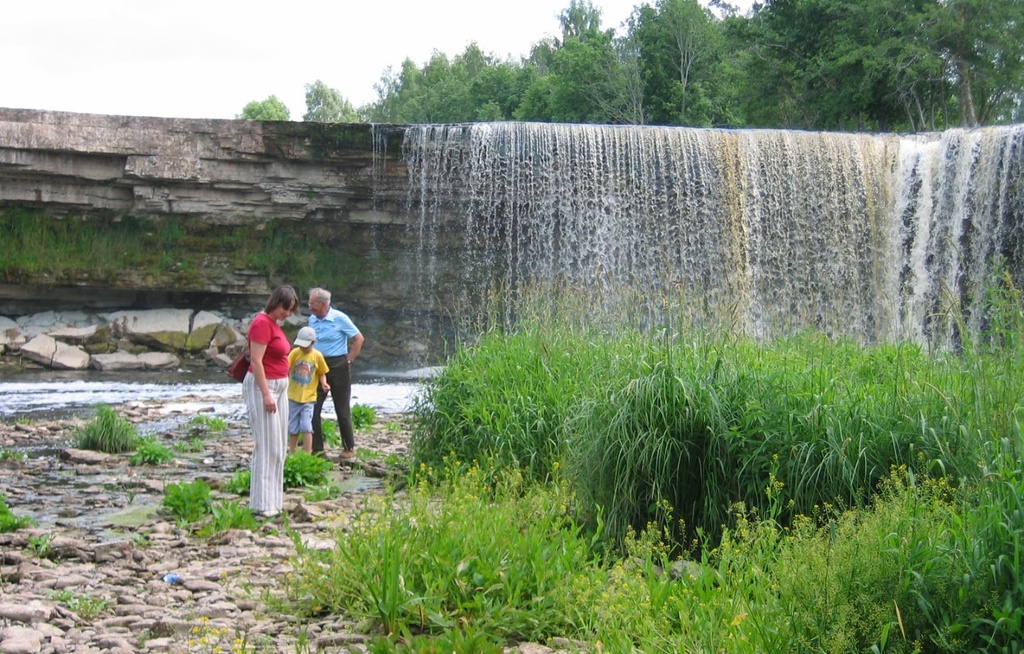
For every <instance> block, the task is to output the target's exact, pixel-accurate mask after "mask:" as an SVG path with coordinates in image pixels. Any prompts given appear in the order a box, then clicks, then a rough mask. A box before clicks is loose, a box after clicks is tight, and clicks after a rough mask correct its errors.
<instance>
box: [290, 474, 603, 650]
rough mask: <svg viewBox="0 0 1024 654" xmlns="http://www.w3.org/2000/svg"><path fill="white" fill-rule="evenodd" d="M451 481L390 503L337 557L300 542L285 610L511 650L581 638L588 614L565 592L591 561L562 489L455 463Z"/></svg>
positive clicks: (366, 519) (359, 521)
mask: <svg viewBox="0 0 1024 654" xmlns="http://www.w3.org/2000/svg"><path fill="white" fill-rule="evenodd" d="M441 477H442V478H443V479H444V480H445V481H444V482H443V484H442V486H441V488H440V489H439V497H433V496H432V494H431V492H430V490H429V489H428V488H427V487H426V486H420V487H418V488H416V489H414V490H413V491H411V492H410V494H409V496H408V497H407V498H406V501H403V502H402V503H401V505H399V504H398V503H396V502H394V498H392V497H385V498H380V499H381V501H379V502H375V503H374V505H373V506H372V507H371V508H370V509H368V510H366V511H365V512H363V513H361V514H359V515H358V516H356V517H355V518H354V519H353V520H352V521H350V523H349V525H348V526H347V527H346V529H344V530H340V531H338V532H337V533H336V535H335V538H336V539H337V540H338V547H336V548H332V549H330V550H313V549H310V548H308V547H306V546H305V545H304V544H303V543H302V542H301V540H300V539H298V538H297V537H296V538H295V546H296V550H297V555H296V557H295V559H294V561H293V565H294V568H295V574H294V576H293V577H292V578H290V579H289V600H290V602H289V607H288V608H287V610H289V611H296V612H298V613H299V614H300V615H306V616H316V615H321V614H323V613H334V612H339V611H344V612H346V613H347V614H349V615H354V616H358V617H360V618H367V619H372V620H373V621H374V622H375V623H377V624H379V625H380V626H381V627H382V628H383V630H384V632H385V633H394V634H411V633H421V632H424V631H428V632H431V633H448V634H451V633H452V630H454V629H457V628H459V627H460V626H461V625H463V624H471V625H473V627H474V630H476V631H477V632H479V633H481V634H488V635H489V636H491V637H494V638H498V639H502V640H503V639H505V638H512V637H514V638H517V639H522V640H535V641H536V640H543V638H544V637H545V636H546V635H554V634H558V635H564V634H565V633H572V626H571V625H572V621H573V620H575V619H576V618H577V617H578V611H577V610H576V609H571V610H570V609H569V608H568V606H567V602H566V601H565V600H564V598H563V596H564V594H565V593H567V592H570V590H569V589H568V588H565V587H564V586H563V585H564V584H565V582H566V580H571V579H573V578H575V577H576V576H577V575H579V574H581V573H580V571H581V570H584V569H586V568H587V566H588V564H589V561H590V558H591V554H590V552H589V550H588V547H587V544H586V541H584V540H582V539H580V538H579V535H578V531H577V530H576V529H575V528H574V526H573V516H572V515H571V513H568V512H567V511H568V507H569V506H570V504H571V498H569V497H567V496H566V495H565V493H566V490H565V488H564V486H562V485H559V484H555V485H553V486H551V487H541V486H527V485H525V484H524V483H523V478H522V476H521V475H520V474H519V473H518V471H516V470H514V469H508V470H505V471H499V470H494V469H486V470H484V469H480V468H469V469H464V468H463V467H462V466H458V465H453V466H452V467H451V468H449V470H448V472H447V474H445V473H442V474H441ZM400 507H401V508H400ZM569 602H570V603H571V598H569Z"/></svg>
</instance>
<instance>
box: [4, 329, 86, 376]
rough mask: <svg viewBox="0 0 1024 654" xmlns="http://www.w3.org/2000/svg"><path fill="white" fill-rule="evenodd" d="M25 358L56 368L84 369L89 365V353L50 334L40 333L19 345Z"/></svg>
mask: <svg viewBox="0 0 1024 654" xmlns="http://www.w3.org/2000/svg"><path fill="white" fill-rule="evenodd" d="M21 353H22V355H23V356H25V358H27V359H30V360H32V361H35V362H36V363H41V364H43V365H44V366H47V367H48V368H54V369H56V370H85V369H86V368H88V367H89V358H90V357H89V353H88V352H86V351H85V350H83V349H81V348H79V347H76V346H74V345H67V344H66V343H61V342H60V341H58V340H55V339H54V338H53V337H52V336H47V335H46V334H40V335H39V336H36V337H35V338H33V339H32V340H30V341H29V342H28V343H25V344H24V345H22V346H21Z"/></svg>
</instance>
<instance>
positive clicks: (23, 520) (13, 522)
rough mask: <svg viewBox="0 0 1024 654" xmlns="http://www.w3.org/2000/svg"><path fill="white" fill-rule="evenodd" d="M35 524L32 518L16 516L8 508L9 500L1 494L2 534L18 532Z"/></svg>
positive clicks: (0, 520)
mask: <svg viewBox="0 0 1024 654" xmlns="http://www.w3.org/2000/svg"><path fill="white" fill-rule="evenodd" d="M35 524H36V522H35V520H33V519H32V518H29V517H19V516H16V515H14V513H12V512H11V509H10V508H9V507H8V506H7V498H5V497H4V496H3V495H2V494H0V534H5V533H7V532H11V531H17V530H19V529H24V528H25V527H31V526H34V525H35Z"/></svg>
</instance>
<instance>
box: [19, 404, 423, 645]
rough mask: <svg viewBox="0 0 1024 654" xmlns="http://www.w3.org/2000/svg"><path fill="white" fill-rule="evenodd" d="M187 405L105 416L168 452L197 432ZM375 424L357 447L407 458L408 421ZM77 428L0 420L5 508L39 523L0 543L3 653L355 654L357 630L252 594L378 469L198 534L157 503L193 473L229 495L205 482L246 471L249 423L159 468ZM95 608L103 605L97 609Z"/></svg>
mask: <svg viewBox="0 0 1024 654" xmlns="http://www.w3.org/2000/svg"><path fill="white" fill-rule="evenodd" d="M196 399H199V398H196ZM202 399H204V400H209V399H210V398H202ZM185 400H186V401H183V400H182V399H180V398H179V399H177V400H175V402H174V403H173V404H171V403H168V402H160V401H146V402H141V401H134V402H129V403H127V404H124V405H121V406H117V407H115V409H116V410H117V411H118V413H119V414H121V415H122V416H125V417H128V418H129V419H130V420H131V421H132V422H134V423H136V424H137V426H138V427H139V429H140V431H141V432H143V433H146V434H148V435H153V436H156V437H157V438H159V439H160V440H161V442H163V443H164V444H166V445H168V446H170V445H172V443H173V442H174V441H176V440H181V439H185V440H192V439H194V438H196V436H195V434H194V433H193V432H190V429H191V428H190V425H192V424H193V423H191V422H190V420H189V418H190V415H189V411H190V410H192V409H190V408H188V403H187V398H185ZM182 407H185V408H182ZM378 417H379V423H378V424H377V425H375V426H374V427H373V428H372V429H370V430H365V431H363V432H360V433H358V434H357V441H358V447H359V448H365V449H368V450H371V451H373V452H377V453H380V454H381V455H386V454H389V453H397V454H402V453H404V452H405V451H406V447H407V445H408V441H409V430H408V421H407V416H405V415H404V414H396V415H379V416H378ZM86 420H87V419H84V418H67V419H55V420H37V421H15V422H8V423H6V424H0V453H3V456H2V457H0V494H2V495H3V496H4V497H6V500H7V504H8V506H9V507H10V509H11V510H12V511H13V513H14V514H15V515H17V516H28V517H31V518H33V519H34V520H35V521H36V522H37V523H38V525H37V526H35V527H30V528H26V529H21V530H18V531H15V532H10V533H5V534H0V591H2V592H0V654H21V653H37V652H38V653H49V652H54V653H60V652H108V653H114V654H123V653H127V652H175V653H177V652H218V651H223V652H231V651H247V652H295V651H309V652H316V651H324V652H360V651H365V650H364V648H363V647H362V645H361V643H363V642H365V641H366V639H367V638H368V635H367V634H366V633H365V632H362V633H361V632H360V625H359V624H355V623H352V622H350V621H348V620H344V619H336V618H328V619H323V620H319V621H316V622H311V623H307V624H303V625H301V626H300V625H299V624H298V623H297V621H296V619H295V618H294V617H293V616H290V615H279V614H274V613H271V612H269V611H268V609H267V607H266V605H265V603H264V602H262V601H261V596H262V595H263V594H264V593H270V594H274V593H277V592H279V585H280V582H281V579H282V578H283V576H284V575H286V574H287V573H288V571H289V561H290V560H291V557H292V556H293V554H294V551H295V548H294V545H293V543H292V540H291V538H290V537H289V534H288V533H287V532H288V531H294V532H296V533H297V534H299V536H300V537H301V539H302V540H303V541H304V542H305V543H306V544H308V545H310V546H312V547H323V548H329V547H333V546H334V542H333V539H332V538H331V534H332V531H333V530H334V529H336V528H337V527H338V526H340V525H342V524H343V523H344V522H345V520H346V518H347V516H349V515H350V514H351V513H352V512H353V511H355V510H357V509H358V508H359V507H360V506H361V504H362V502H363V501H364V500H365V498H366V496H367V494H368V493H379V492H383V491H382V489H383V483H382V482H381V481H380V479H379V478H378V477H379V476H380V475H386V474H388V472H389V471H388V469H387V468H386V467H384V465H383V463H376V462H373V461H357V462H354V463H347V462H346V463H338V464H337V465H336V467H335V470H334V471H333V472H332V475H333V476H334V481H335V482H336V483H337V484H338V485H339V486H340V487H341V488H342V493H341V494H340V496H338V497H336V498H335V499H329V500H324V501H317V502H310V501H308V500H306V499H305V498H304V497H303V495H302V492H301V491H289V492H288V493H287V495H286V498H285V509H286V517H283V516H282V517H278V518H276V519H275V520H274V521H272V522H268V523H265V524H264V525H263V526H262V527H261V528H260V529H258V530H256V531H242V530H235V531H228V532H224V533H221V534H218V535H216V536H214V537H213V538H211V539H208V540H204V539H201V538H198V537H196V536H195V535H194V534H191V533H189V532H188V531H186V530H183V529H182V528H180V527H179V526H177V525H176V524H175V523H174V521H173V519H171V518H170V517H169V515H168V514H166V512H165V511H163V510H162V509H161V502H162V499H163V497H164V489H165V487H166V485H167V484H169V483H181V482H185V483H189V482H191V481H192V480H194V479H197V478H202V479H204V480H205V481H207V482H208V483H209V484H210V485H211V487H213V488H214V489H215V491H214V495H215V500H216V499H231V498H234V499H237V496H233V495H230V494H227V493H225V492H223V491H220V490H216V489H218V488H219V487H220V486H221V485H222V484H223V483H224V482H225V481H227V480H228V479H230V478H231V477H232V476H233V475H234V473H235V472H237V471H238V470H243V469H246V468H247V467H248V462H249V459H250V456H251V451H252V444H251V439H250V433H249V431H248V429H247V426H246V424H245V423H244V420H242V419H241V418H238V417H234V418H230V419H228V421H227V422H228V426H227V429H226V430H225V431H223V432H219V433H217V434H216V435H211V436H207V437H200V441H201V443H202V448H201V450H199V451H196V452H193V453H187V454H185V453H178V452H176V458H175V459H174V460H173V461H172V462H170V463H167V464H163V465H159V466H148V465H141V466H130V465H129V464H128V460H129V455H117V456H112V455H103V454H98V453H94V452H85V451H80V450H76V449H74V439H75V430H76V429H77V428H78V427H80V426H81V425H83V424H84V423H85V422H86ZM384 458H385V457H384V456H381V457H380V459H381V460H382V461H383V459H384ZM243 502H244V499H243ZM99 600H102V601H104V602H105V603H106V606H105V608H103V609H102V610H100V611H95V607H96V605H97V602H98V601H99ZM93 613H96V614H95V615H92V614H93Z"/></svg>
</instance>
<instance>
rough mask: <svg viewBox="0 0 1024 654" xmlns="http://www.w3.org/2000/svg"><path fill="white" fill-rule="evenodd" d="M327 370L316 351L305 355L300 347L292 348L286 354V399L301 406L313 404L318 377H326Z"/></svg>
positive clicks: (318, 381) (320, 355) (324, 362)
mask: <svg viewBox="0 0 1024 654" xmlns="http://www.w3.org/2000/svg"><path fill="white" fill-rule="evenodd" d="M328 370H330V368H328V367H327V362H326V361H324V355H322V354H320V352H319V351H318V350H315V349H312V350H310V351H309V354H306V353H305V352H303V351H302V348H301V347H296V348H293V349H292V351H291V352H290V353H289V354H288V399H289V400H292V401H294V402H300V403H302V404H306V403H307V402H315V401H316V389H317V386H319V385H320V375H326V374H327V371H328Z"/></svg>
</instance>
